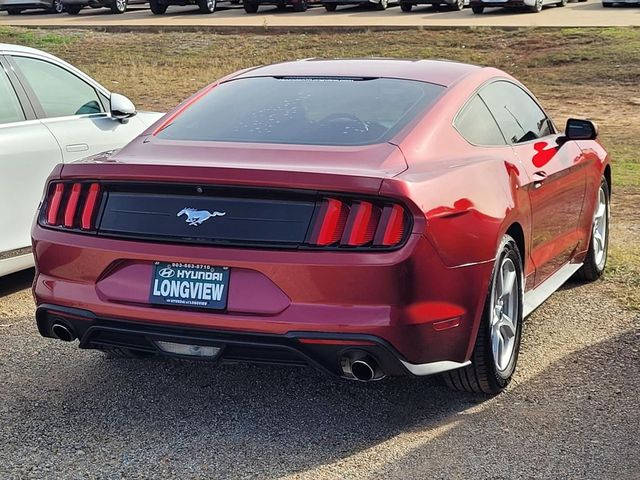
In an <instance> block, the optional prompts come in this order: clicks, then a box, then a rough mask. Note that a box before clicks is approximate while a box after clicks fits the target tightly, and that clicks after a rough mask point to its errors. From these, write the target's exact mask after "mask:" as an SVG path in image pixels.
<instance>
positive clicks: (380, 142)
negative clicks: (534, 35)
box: [33, 60, 611, 393]
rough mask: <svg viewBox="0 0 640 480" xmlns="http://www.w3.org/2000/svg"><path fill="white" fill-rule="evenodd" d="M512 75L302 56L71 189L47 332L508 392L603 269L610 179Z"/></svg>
mask: <svg viewBox="0 0 640 480" xmlns="http://www.w3.org/2000/svg"><path fill="white" fill-rule="evenodd" d="M596 136H597V129H596V127H595V125H594V124H593V123H591V122H589V121H587V120H577V119H571V120H569V121H568V122H567V127H566V129H565V131H564V132H560V131H559V130H558V129H557V127H556V126H555V125H554V123H553V122H552V121H551V119H550V118H549V117H548V116H547V114H546V113H545V112H544V110H543V109H542V107H540V105H539V104H538V102H537V101H536V99H535V98H534V97H533V95H532V94H531V93H530V92H529V91H528V90H527V89H526V88H525V87H523V86H522V85H521V84H520V83H518V82H517V81H516V80H514V79H513V78H512V77H511V76H509V75H507V74H505V73H504V72H502V71H499V70H496V69H493V68H481V67H477V66H472V65H464V64H459V63H451V62H438V61H400V60H336V61H329V60H324V61H321V60H306V61H298V62H290V63H283V64H278V65H271V66H266V67H258V68H253V69H249V70H244V71H241V72H238V73H235V74H233V75H230V76H228V77H225V78H223V79H222V80H219V81H217V82H215V83H213V84H211V85H210V86H208V87H207V88H205V89H203V90H201V91H200V92H198V93H197V94H195V95H194V96H192V97H191V98H190V99H188V100H187V101H185V102H184V103H182V104H181V105H179V106H178V107H177V108H176V109H175V110H174V111H172V112H170V113H169V114H167V115H166V116H165V117H164V118H163V119H161V120H160V121H159V122H158V123H156V124H155V125H154V126H152V127H151V128H150V129H149V130H147V131H146V132H144V133H143V134H142V135H140V136H139V137H138V138H137V139H135V140H134V141H133V142H132V143H130V144H129V145H127V146H126V147H125V148H124V149H123V150H121V151H119V152H115V153H113V152H110V153H107V154H104V155H101V156H98V157H93V158H89V159H87V160H85V161H81V162H78V163H73V164H69V165H64V166H59V167H57V168H56V169H55V170H54V172H53V173H52V175H51V177H50V179H49V182H48V185H47V187H46V191H45V198H44V200H43V202H42V205H41V208H40V211H39V213H38V216H37V219H36V222H35V225H34V228H33V246H34V253H35V258H36V263H37V275H36V278H35V282H34V294H35V299H36V302H37V307H38V308H37V323H38V328H39V331H40V333H41V334H42V335H44V336H47V337H54V338H58V339H61V340H66V341H71V340H75V339H79V340H80V347H81V348H97V349H103V350H107V351H111V352H112V353H116V354H119V355H125V356H132V357H137V356H147V355H174V356H179V357H183V358H199V359H209V360H220V361H232V362H236V361H255V362H268V363H275V364H283V365H308V364H310V365H312V366H315V367H317V368H320V369H321V370H324V371H326V372H330V373H332V374H336V375H340V376H342V377H345V378H351V379H357V380H363V381H367V380H376V379H380V378H382V377H384V376H385V375H415V376H422V375H430V374H436V373H443V374H444V378H445V380H446V381H447V383H448V384H449V385H450V386H452V387H455V388H457V389H461V390H467V391H473V392H484V393H497V392H499V391H501V390H502V389H504V388H505V387H506V385H507V384H508V383H509V380H510V378H511V377H512V375H513V372H514V369H515V366H516V361H517V358H518V350H519V346H520V337H521V332H522V322H523V318H524V317H526V316H527V315H528V314H529V313H530V312H531V311H533V310H534V309H535V308H536V307H537V306H539V305H540V304H541V303H542V302H543V301H544V300H545V299H546V298H547V297H549V295H551V294H552V293H553V292H554V291H555V290H556V289H557V288H558V287H559V286H560V285H562V283H563V282H565V281H566V280H567V279H568V278H569V277H571V276H572V275H574V274H576V275H577V276H579V277H580V278H582V279H584V280H594V279H596V278H598V277H599V276H600V275H601V273H602V271H603V269H604V267H605V263H606V258H607V238H608V223H609V197H610V191H611V169H610V168H611V167H610V165H609V159H608V156H607V153H606V152H605V150H604V149H603V148H602V146H601V145H600V144H599V143H598V141H597V140H596Z"/></svg>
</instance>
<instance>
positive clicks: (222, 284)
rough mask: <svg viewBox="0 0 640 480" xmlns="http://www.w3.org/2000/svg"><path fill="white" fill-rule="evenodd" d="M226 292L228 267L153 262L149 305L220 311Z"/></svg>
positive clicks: (224, 303) (227, 287) (224, 304)
mask: <svg viewBox="0 0 640 480" xmlns="http://www.w3.org/2000/svg"><path fill="white" fill-rule="evenodd" d="M228 290H229V267H212V266H211V265H197V264H192V263H166V262H155V264H154V265H153V276H152V277H151V288H150V293H149V302H150V303H152V304H154V305H171V306H184V307H196V308H207V309H211V310H223V309H224V308H226V306H227V292H228Z"/></svg>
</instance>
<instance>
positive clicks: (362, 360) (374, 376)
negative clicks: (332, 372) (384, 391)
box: [341, 352, 385, 382]
mask: <svg viewBox="0 0 640 480" xmlns="http://www.w3.org/2000/svg"><path fill="white" fill-rule="evenodd" d="M341 364H342V373H343V374H344V375H345V376H346V377H348V378H354V379H356V380H358V381H360V382H371V381H374V380H380V379H382V378H384V376H385V375H384V372H383V371H382V370H381V369H380V366H379V365H378V362H377V361H376V360H375V359H374V358H372V357H371V356H370V355H367V354H366V353H364V352H359V353H356V354H355V355H354V354H351V355H348V356H344V357H343V358H342V361H341Z"/></svg>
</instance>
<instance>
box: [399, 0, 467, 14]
mask: <svg viewBox="0 0 640 480" xmlns="http://www.w3.org/2000/svg"><path fill="white" fill-rule="evenodd" d="M423 4H426V5H446V6H447V7H449V8H451V9H453V10H462V9H463V8H464V7H468V6H469V0H444V1H443V0H400V8H401V9H402V11H403V12H410V11H411V9H412V8H413V7H414V6H415V5H423Z"/></svg>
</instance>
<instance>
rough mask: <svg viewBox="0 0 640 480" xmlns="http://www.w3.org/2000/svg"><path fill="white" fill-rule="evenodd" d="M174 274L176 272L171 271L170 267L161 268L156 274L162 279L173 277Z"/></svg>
mask: <svg viewBox="0 0 640 480" xmlns="http://www.w3.org/2000/svg"><path fill="white" fill-rule="evenodd" d="M175 274H176V271H175V270H173V269H172V268H171V267H165V268H162V269H160V271H159V272H158V275H160V276H161V277H162V278H171V277H173V276H175Z"/></svg>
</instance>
